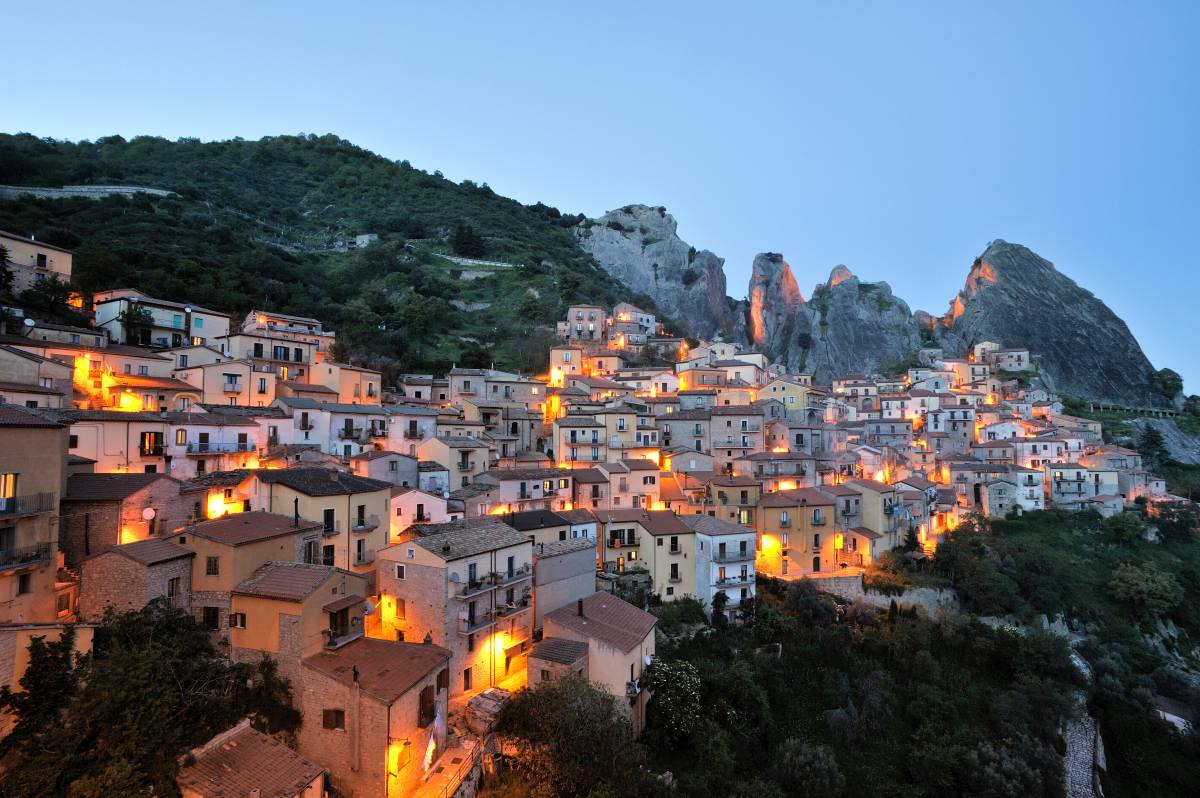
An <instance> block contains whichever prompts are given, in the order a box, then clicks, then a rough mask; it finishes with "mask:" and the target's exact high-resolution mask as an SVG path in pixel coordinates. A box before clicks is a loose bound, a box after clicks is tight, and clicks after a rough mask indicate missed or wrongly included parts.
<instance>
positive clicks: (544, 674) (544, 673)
mask: <svg viewBox="0 0 1200 798" xmlns="http://www.w3.org/2000/svg"><path fill="white" fill-rule="evenodd" d="M538 679H540V680H541V681H543V682H548V681H550V671H548V670H546V669H545V668H542V669H541V670H540V671H538Z"/></svg>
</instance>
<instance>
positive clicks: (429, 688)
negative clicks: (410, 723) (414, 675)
mask: <svg viewBox="0 0 1200 798" xmlns="http://www.w3.org/2000/svg"><path fill="white" fill-rule="evenodd" d="M436 689H437V688H436V687H434V685H432V684H427V685H425V686H424V687H422V688H421V697H420V700H419V703H418V706H417V725H418V726H420V727H421V728H422V729H424V728H425V727H426V726H428V725H429V724H431V723H433V719H434V717H435V716H436V715H437V701H436V697H437V694H436V692H435V691H436Z"/></svg>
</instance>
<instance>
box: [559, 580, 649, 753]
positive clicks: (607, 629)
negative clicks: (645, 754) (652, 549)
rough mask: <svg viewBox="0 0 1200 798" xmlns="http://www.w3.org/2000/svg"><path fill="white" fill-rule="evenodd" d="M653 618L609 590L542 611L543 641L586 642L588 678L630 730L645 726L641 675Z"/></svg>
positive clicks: (645, 694) (646, 698)
mask: <svg viewBox="0 0 1200 798" xmlns="http://www.w3.org/2000/svg"><path fill="white" fill-rule="evenodd" d="M657 623H658V619H657V618H655V617H654V616H653V615H651V614H650V613H648V612H646V611H645V610H641V609H638V608H637V607H635V606H633V605H632V604H629V603H628V602H625V601H622V600H621V599H619V598H617V597H616V596H614V595H613V594H611V593H606V592H599V593H593V594H592V595H590V596H588V597H587V598H582V599H579V600H578V601H576V602H575V604H574V605H568V606H566V607H560V608H559V609H557V610H555V611H553V612H550V613H547V614H546V617H545V624H544V626H543V630H544V632H545V636H544V637H543V638H542V640H543V641H546V640H574V641H576V642H580V643H587V646H588V655H587V677H588V681H590V682H593V683H595V684H597V685H600V686H601V687H604V688H605V689H606V690H608V692H609V693H611V694H612V695H613V696H614V697H615V698H616V699H617V706H618V707H619V708H620V709H621V711H622V712H624V713H625V715H626V716H627V717H628V718H629V720H630V722H631V723H632V724H633V730H634V734H640V733H641V730H642V729H643V728H644V727H645V725H646V705H647V704H648V703H649V701H650V694H649V692H648V691H647V690H646V689H645V688H644V687H643V686H642V676H643V674H644V672H645V669H646V667H647V666H648V665H649V664H650V662H651V660H652V659H653V657H654V626H655V624H657Z"/></svg>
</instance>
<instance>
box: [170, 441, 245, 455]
mask: <svg viewBox="0 0 1200 798" xmlns="http://www.w3.org/2000/svg"><path fill="white" fill-rule="evenodd" d="M257 448H258V447H257V446H256V445H255V444H254V442H253V441H188V443H187V453H188V454H222V453H225V452H253V451H254V450H255V449H257Z"/></svg>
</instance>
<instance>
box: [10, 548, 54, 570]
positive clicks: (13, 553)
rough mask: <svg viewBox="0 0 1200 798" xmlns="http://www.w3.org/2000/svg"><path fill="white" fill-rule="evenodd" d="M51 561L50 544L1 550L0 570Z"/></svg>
mask: <svg viewBox="0 0 1200 798" xmlns="http://www.w3.org/2000/svg"><path fill="white" fill-rule="evenodd" d="M49 561H50V544H49V543H38V544H37V545H35V546H24V547H21V548H12V549H0V568H3V569H7V568H20V567H21V566H23V565H34V564H36V563H40V562H49Z"/></svg>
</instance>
